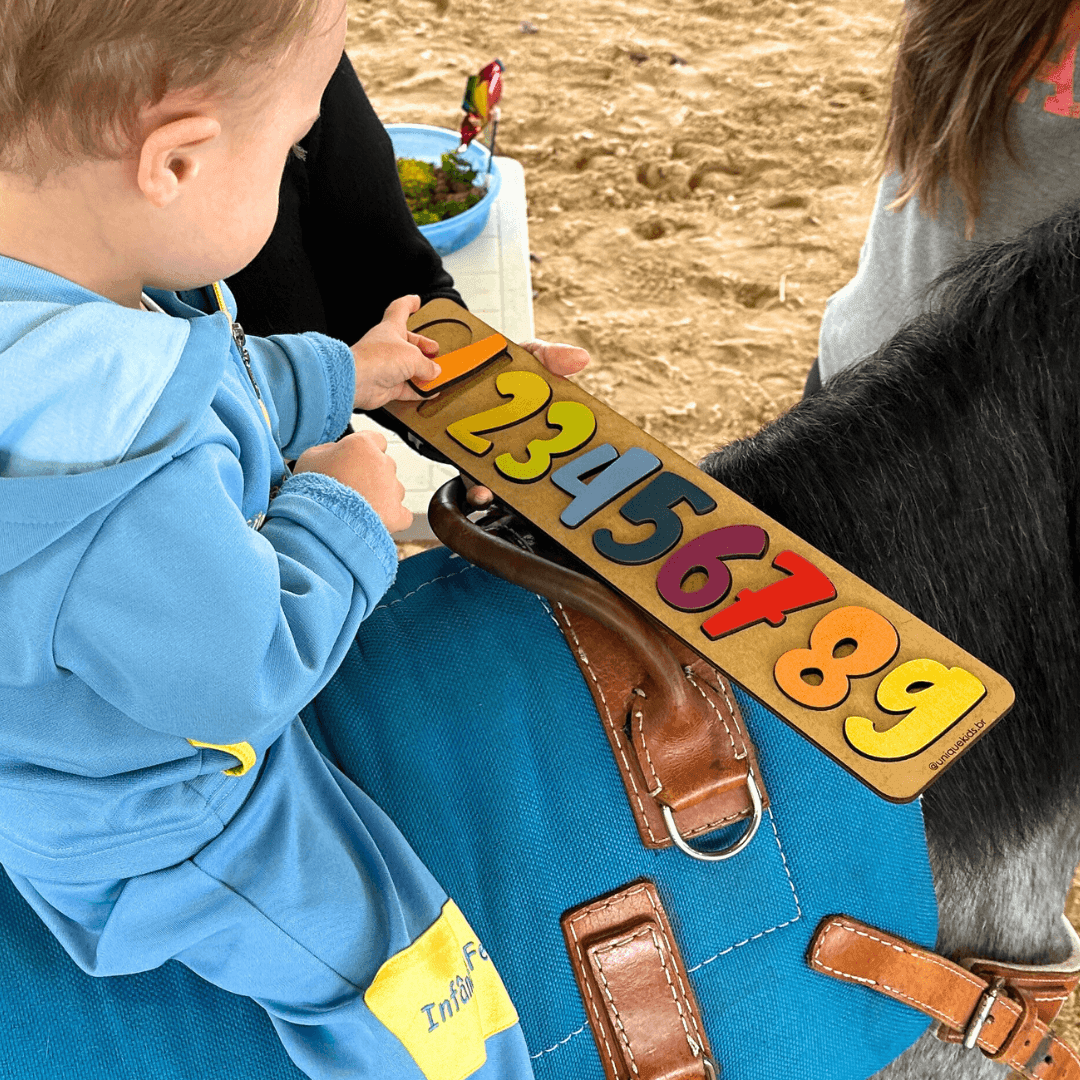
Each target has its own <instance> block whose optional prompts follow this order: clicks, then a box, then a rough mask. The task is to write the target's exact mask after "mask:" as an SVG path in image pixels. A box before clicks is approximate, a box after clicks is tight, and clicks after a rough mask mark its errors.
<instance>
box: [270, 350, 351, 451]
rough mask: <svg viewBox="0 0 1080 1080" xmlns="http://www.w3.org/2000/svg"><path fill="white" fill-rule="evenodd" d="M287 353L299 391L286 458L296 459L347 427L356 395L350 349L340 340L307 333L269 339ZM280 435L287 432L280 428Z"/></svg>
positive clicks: (330, 439)
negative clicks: (308, 449) (309, 448)
mask: <svg viewBox="0 0 1080 1080" xmlns="http://www.w3.org/2000/svg"><path fill="white" fill-rule="evenodd" d="M269 340H270V341H272V342H273V343H274V344H276V345H278V346H279V347H281V348H283V349H285V350H286V352H287V353H288V354H289V359H290V361H291V364H292V368H293V370H294V371H295V373H296V384H297V388H298V392H299V399H298V402H297V411H296V417H295V424H294V426H293V428H292V431H291V435H290V436H289V438H288V441H287V444H286V445H284V446H282V448H281V450H282V453H283V454H284V455H285V457H286V458H290V459H291V458H298V457H299V456H300V455H301V454H302V453H303V452H304V451H305V450H306V449H307V448H308V447H309V446H316V445H317V444H319V443H325V442H333V441H334V440H335V439H337V438H338V437H339V436H340V435H341V433H342V432H343V431H344V430H345V428H346V427H347V426H348V424H349V419H350V418H351V416H352V406H353V397H354V396H355V393H356V387H355V382H356V366H355V363H354V361H353V355H352V350H350V348H349V346H348V345H346V344H345V342H343V341H338V340H337V339H336V338H331V337H327V336H326V335H325V334H318V333H315V332H314V331H309V332H308V333H304V334H287V335H276V336H274V337H272V338H270V339H269ZM282 430H283V432H284V431H285V430H287V427H286V425H284V424H283V425H282Z"/></svg>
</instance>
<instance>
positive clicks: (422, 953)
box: [0, 0, 583, 1080]
mask: <svg viewBox="0 0 1080 1080" xmlns="http://www.w3.org/2000/svg"><path fill="white" fill-rule="evenodd" d="M0 25H2V26H3V33H2V35H0V380H2V385H3V387H4V393H3V395H2V397H0V637H2V642H3V646H4V647H3V649H2V650H0V708H2V709H3V716H4V723H3V725H2V726H0V787H2V789H3V791H2V794H0V863H2V864H3V866H4V868H5V869H6V870H7V872H8V874H9V876H10V877H11V879H12V881H13V882H14V883H15V885H16V886H17V888H18V889H19V890H20V892H21V893H22V894H23V896H25V897H26V899H27V901H28V902H29V903H30V904H31V905H32V906H33V908H34V909H35V911H37V913H38V914H39V915H40V917H41V918H42V919H43V920H44V922H45V923H46V924H47V925H48V926H49V928H50V929H51V930H52V932H53V933H54V934H55V935H56V937H57V938H58V939H59V940H60V942H61V943H62V944H63V946H64V947H65V949H66V950H67V951H68V952H69V953H70V955H71V956H72V957H73V958H74V959H75V961H76V962H77V963H78V964H79V966H80V967H82V969H83V970H84V971H87V972H89V973H91V974H95V975H114V974H123V973H128V972H136V971H144V970H148V969H151V968H153V967H156V966H158V965H160V964H162V963H163V962H165V961H166V960H168V959H170V958H173V959H177V960H179V961H181V962H182V963H184V964H185V965H187V966H188V967H189V968H191V969H192V970H193V971H195V972H197V973H198V974H200V975H202V976H203V977H204V978H206V979H208V980H210V981H211V982H213V983H216V984H217V985H219V986H221V987H224V988H226V989H228V990H230V991H233V992H235V993H239V994H245V995H248V996H250V997H252V998H254V999H256V1000H257V1001H258V1002H259V1003H260V1004H261V1005H262V1006H263V1008H265V1009H266V1011H267V1012H268V1013H269V1014H270V1017H271V1019H272V1021H273V1024H274V1026H275V1028H276V1030H277V1032H278V1034H279V1036H280V1038H281V1040H282V1043H283V1044H284V1046H285V1048H286V1050H287V1052H288V1053H289V1055H290V1056H291V1058H292V1060H293V1061H294V1062H295V1063H296V1064H297V1066H298V1067H299V1068H300V1069H301V1070H302V1071H304V1072H305V1073H306V1074H307V1075H309V1076H311V1077H346V1076H349V1077H352V1076H356V1077H359V1076H372V1075H375V1074H376V1073H378V1074H380V1075H383V1076H386V1077H395V1078H396V1077H402V1078H411V1080H416V1078H420V1077H427V1078H429V1080H436V1078H438V1080H460V1078H464V1077H467V1076H474V1077H478V1078H490V1080H495V1078H500V1080H502V1078H511V1077H512V1078H516V1080H520V1078H527V1077H530V1076H531V1075H532V1070H531V1067H530V1064H529V1058H528V1054H527V1051H526V1048H525V1043H524V1040H523V1038H522V1035H521V1030H520V1027H519V1025H518V1021H517V1015H516V1013H515V1011H514V1007H513V1005H512V1004H511V1002H510V1000H509V998H508V997H507V995H506V991H505V989H504V988H503V985H502V982H501V980H500V979H499V976H498V974H497V973H496V971H495V969H494V967H493V964H492V961H491V959H490V957H488V955H487V954H486V953H485V951H484V949H483V947H482V945H481V943H480V942H478V941H477V940H476V937H475V935H474V934H473V932H472V931H471V929H470V928H469V925H468V923H467V922H466V920H465V918H464V917H463V916H462V914H461V912H460V911H458V909H457V908H456V907H455V905H454V904H453V901H451V900H449V899H448V898H447V897H446V895H445V894H444V892H443V891H442V889H441V888H440V887H439V885H438V884H437V883H436V882H435V881H434V880H433V879H432V878H431V876H430V875H429V874H428V872H427V871H426V870H425V868H424V867H423V866H422V865H421V864H420V863H419V861H418V860H417V858H416V856H415V855H414V854H413V852H412V851H411V849H410V848H409V847H408V845H407V844H406V842H405V841H404V839H403V838H402V837H401V835H400V834H399V833H398V831H397V830H396V829H395V827H394V826H393V824H392V823H391V822H390V821H389V820H388V819H387V818H386V817H385V816H384V815H383V814H382V813H381V812H380V811H379V809H378V808H377V807H376V806H374V804H373V803H372V802H371V801H370V800H369V799H368V798H367V797H366V796H365V795H364V794H363V792H361V791H360V790H359V789H357V788H356V787H355V785H353V784H352V783H351V782H350V781H349V780H348V779H347V778H346V777H344V776H343V775H342V774H341V773H340V772H338V771H337V770H336V769H335V768H334V767H333V766H332V765H330V764H329V763H328V762H327V761H326V760H325V759H324V758H323V757H322V756H321V755H320V754H319V752H318V751H317V750H316V749H315V747H314V746H313V745H312V743H311V741H310V739H309V738H308V736H307V733H306V731H305V729H304V728H303V726H302V725H301V723H300V721H299V720H298V719H297V713H298V712H299V710H300V709H301V708H302V707H303V706H304V705H305V704H306V703H307V702H308V701H310V700H311V699H312V698H313V697H314V695H315V694H316V693H317V692H318V691H319V690H320V689H321V688H322V687H323V686H324V685H325V684H326V683H327V681H328V680H329V679H330V678H331V677H332V676H333V674H334V672H335V670H336V668H337V666H338V664H339V663H340V661H341V659H342V657H343V655H344V653H345V651H346V649H347V648H348V645H349V643H350V641H351V640H352V638H353V637H354V635H355V633H356V630H357V627H358V625H359V624H360V622H361V620H362V619H363V618H364V617H365V615H367V614H368V613H369V612H370V611H371V609H372V607H373V606H374V605H375V604H376V603H377V602H378V600H379V599H380V597H381V596H382V594H383V592H384V591H385V590H386V588H387V587H388V585H389V584H390V582H391V581H392V579H393V577H394V573H395V569H396V552H395V548H394V545H393V542H392V540H391V538H390V535H389V531H388V530H394V529H399V528H402V527H404V526H405V525H407V524H408V522H409V518H410V515H409V513H408V511H407V510H406V509H405V508H404V506H403V505H402V498H403V494H404V493H403V489H402V487H401V485H400V483H399V482H398V481H397V479H396V477H395V474H394V466H393V463H392V462H391V460H390V459H389V458H388V457H387V456H386V455H385V453H384V450H385V442H384V441H383V440H382V439H381V437H379V436H377V435H374V434H369V433H365V434H357V435H350V436H349V437H347V438H345V439H343V440H341V441H340V442H331V441H329V440H332V439H334V438H335V437H336V436H337V435H338V434H339V433H340V432H341V431H342V430H343V429H344V428H345V426H346V423H347V421H348V418H349V416H350V414H351V412H352V409H353V407H354V406H356V407H360V408H374V407H377V406H379V405H382V404H384V403H386V402H387V401H390V400H393V399H402V398H410V397H412V396H413V394H412V391H411V390H410V389H409V388H408V387H407V386H406V380H408V379H411V378H419V379H429V378H432V377H434V376H435V375H436V374H437V373H438V370H439V368H438V365H437V364H436V363H435V362H434V361H433V360H432V359H430V357H431V356H432V355H434V354H435V353H436V352H437V348H436V346H435V344H434V343H433V342H431V341H429V340H428V339H426V338H423V337H421V336H418V335H416V334H413V333H410V332H409V331H408V330H407V328H406V320H407V318H408V316H409V314H410V313H411V312H413V311H415V310H416V309H417V307H418V305H419V299H418V298H417V297H415V296H409V297H403V298H401V299H399V300H397V301H395V302H394V303H393V304H391V305H390V307H389V308H388V309H387V311H386V315H385V317H384V320H383V322H382V323H380V324H379V325H378V326H377V327H375V328H374V329H373V330H372V331H371V332H370V333H368V334H367V335H365V336H364V338H362V339H361V340H360V341H359V342H358V343H357V344H355V345H354V346H352V348H351V349H350V348H349V347H347V346H346V345H345V344H343V343H341V342H338V341H334V340H332V339H330V338H327V337H323V336H321V335H318V334H301V335H287V336H281V337H273V338H266V339H261V338H251V339H247V340H246V341H245V339H244V335H243V333H242V331H241V330H240V328H239V325H238V324H237V323H236V322H235V321H234V317H235V312H234V311H233V309H232V303H231V298H230V296H229V294H228V292H227V290H225V289H224V288H223V287H221V286H220V285H219V284H215V283H216V282H218V280H219V279H222V278H224V277H226V276H227V275H229V274H232V273H234V272H235V271H237V270H239V269H240V268H241V267H243V266H244V265H245V264H246V263H247V262H248V261H250V260H251V259H252V257H253V256H254V255H255V254H256V253H257V252H258V251H259V249H260V247H261V246H262V245H263V243H264V242H265V240H266V238H267V236H268V235H269V233H270V231H271V228H272V227H273V224H274V220H275V216H276V213H277V202H278V185H279V182H280V180H281V175H282V170H283V167H284V163H285V161H286V157H287V155H288V153H289V151H290V148H291V147H292V146H293V145H294V144H295V143H296V142H297V140H298V139H300V138H301V137H302V136H303V135H304V133H305V132H306V131H307V129H308V128H309V127H310V125H311V124H312V123H313V122H314V120H315V119H316V117H317V115H318V109H319V101H320V97H321V95H322V92H323V88H324V87H325V85H326V83H327V81H328V80H329V78H330V76H331V74H332V73H333V71H334V68H335V65H336V64H337V62H338V60H339V58H340V56H341V52H342V47H343V42H344V33H345V11H344V8H343V0H185V2H184V3H182V4H177V3H174V2H172V0H65V2H64V3H63V4H46V3H41V2H40V0H0ZM368 257H376V258H377V253H371V254H370V255H369V256H368ZM537 353H538V355H540V356H541V358H542V359H543V360H544V361H545V362H547V363H549V366H550V367H551V368H552V370H557V371H559V372H560V373H568V372H569V371H572V370H576V369H577V368H579V367H580V366H581V364H582V363H583V359H582V355H581V353H580V350H564V349H562V348H560V347H546V348H545V347H541V346H538V347H537ZM292 459H295V460H296V465H295V469H294V470H293V472H292V474H291V475H290V474H289V472H288V471H287V469H286V468H285V460H292ZM448 986H449V987H451V988H456V990H457V997H456V998H455V1000H456V1001H458V1002H459V1008H458V1009H457V1010H456V1012H455V1014H454V1023H452V1024H451V1023H444V1024H439V1023H437V1022H436V1021H435V1020H433V1017H432V1015H431V1014H432V1006H431V1003H432V1002H438V1001H440V1000H442V999H445V998H446V997H447V996H448V993H449V991H448V989H447V987H448ZM425 1010H426V1011H425Z"/></svg>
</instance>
